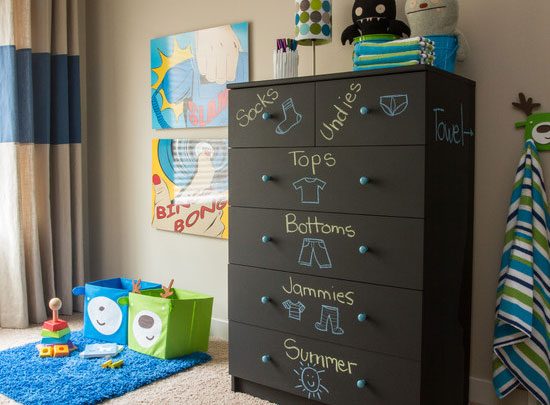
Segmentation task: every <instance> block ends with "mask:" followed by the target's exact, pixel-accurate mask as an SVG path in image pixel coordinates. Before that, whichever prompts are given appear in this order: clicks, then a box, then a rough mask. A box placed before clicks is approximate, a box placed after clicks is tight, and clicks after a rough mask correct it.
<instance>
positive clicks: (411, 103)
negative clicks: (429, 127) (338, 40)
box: [315, 73, 426, 146]
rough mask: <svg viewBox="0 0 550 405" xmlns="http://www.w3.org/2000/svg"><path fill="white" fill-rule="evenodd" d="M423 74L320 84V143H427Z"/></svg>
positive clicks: (318, 95)
mask: <svg viewBox="0 0 550 405" xmlns="http://www.w3.org/2000/svg"><path fill="white" fill-rule="evenodd" d="M425 93H426V80H425V75H424V74H422V73H409V74H404V75H383V76H374V77H365V78H356V79H346V80H331V81H323V82H319V83H317V84H316V96H315V99H316V107H315V108H316V114H315V117H316V123H315V127H316V142H317V143H316V145H317V146H327V145H423V144H425V133H426V128H425V117H426V114H425V108H426V98H425Z"/></svg>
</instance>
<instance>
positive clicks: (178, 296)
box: [128, 288, 214, 359]
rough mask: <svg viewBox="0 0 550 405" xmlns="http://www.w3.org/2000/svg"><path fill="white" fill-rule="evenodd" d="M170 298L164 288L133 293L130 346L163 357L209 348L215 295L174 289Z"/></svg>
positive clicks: (130, 303) (130, 312) (173, 356)
mask: <svg viewBox="0 0 550 405" xmlns="http://www.w3.org/2000/svg"><path fill="white" fill-rule="evenodd" d="M171 291H173V292H174V294H173V295H171V296H170V297H168V298H162V297H161V296H160V295H161V294H162V293H163V292H164V291H163V290H162V289H153V290H145V291H142V292H141V294H135V293H131V294H130V297H129V301H130V302H129V306H130V308H129V319H128V347H129V348H130V349H132V350H134V351H136V352H139V353H144V354H148V355H150V356H154V357H158V358H161V359H173V358H176V357H181V356H184V355H186V354H190V353H194V352H206V351H207V350H208V338H209V336H210V321H211V319H212V304H213V302H214V298H213V297H211V296H208V295H204V294H199V293H195V292H192V291H185V290H180V289H177V288H173V289H172V290H171Z"/></svg>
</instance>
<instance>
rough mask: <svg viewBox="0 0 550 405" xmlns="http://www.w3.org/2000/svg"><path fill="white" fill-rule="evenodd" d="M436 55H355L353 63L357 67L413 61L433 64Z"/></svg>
mask: <svg viewBox="0 0 550 405" xmlns="http://www.w3.org/2000/svg"><path fill="white" fill-rule="evenodd" d="M434 59H435V58H434V55H433V54H432V53H425V52H422V51H408V52H396V53H390V54H380V55H359V56H358V55H354V56H353V63H354V64H355V65H361V66H363V65H374V64H380V63H398V62H408V61H411V60H418V61H424V62H426V63H431V62H433V61H434Z"/></svg>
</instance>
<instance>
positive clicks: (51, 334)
mask: <svg viewBox="0 0 550 405" xmlns="http://www.w3.org/2000/svg"><path fill="white" fill-rule="evenodd" d="M69 333H71V329H69V328H65V329H61V330H60V331H57V332H54V331H51V330H48V329H42V332H41V333H40V334H41V335H42V337H47V338H55V339H59V338H62V337H63V336H65V335H68V334H69Z"/></svg>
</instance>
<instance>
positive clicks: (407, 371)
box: [229, 322, 420, 405]
mask: <svg viewBox="0 0 550 405" xmlns="http://www.w3.org/2000/svg"><path fill="white" fill-rule="evenodd" d="M265 355H267V356H269V361H267V362H266V363H264V362H263V361H262V356H265ZM264 359H265V360H268V359H267V358H264ZM229 372H230V373H231V374H232V375H233V376H236V377H240V378H244V379H247V380H250V381H254V382H256V383H259V384H263V385H267V386H270V387H273V388H276V389H280V390H284V391H287V392H290V393H293V394H296V395H300V396H302V397H304V398H310V399H312V400H313V399H314V400H316V401H319V402H322V403H326V404H337V405H341V404H367V405H418V404H419V403H420V363H418V362H415V361H411V360H405V359H399V358H396V357H392V356H386V355H381V354H375V353H370V352H366V351H362V350H357V349H351V348H346V347H340V346H337V345H334V344H331V343H325V342H321V341H318V340H313V339H307V338H302V337H297V336H295V335H291V334H287V333H280V332H275V331H271V330H267V329H262V328H257V327H253V326H247V325H242V324H239V323H237V322H230V323H229ZM358 380H365V382H366V384H365V386H364V388H359V387H358V384H357V383H358Z"/></svg>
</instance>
